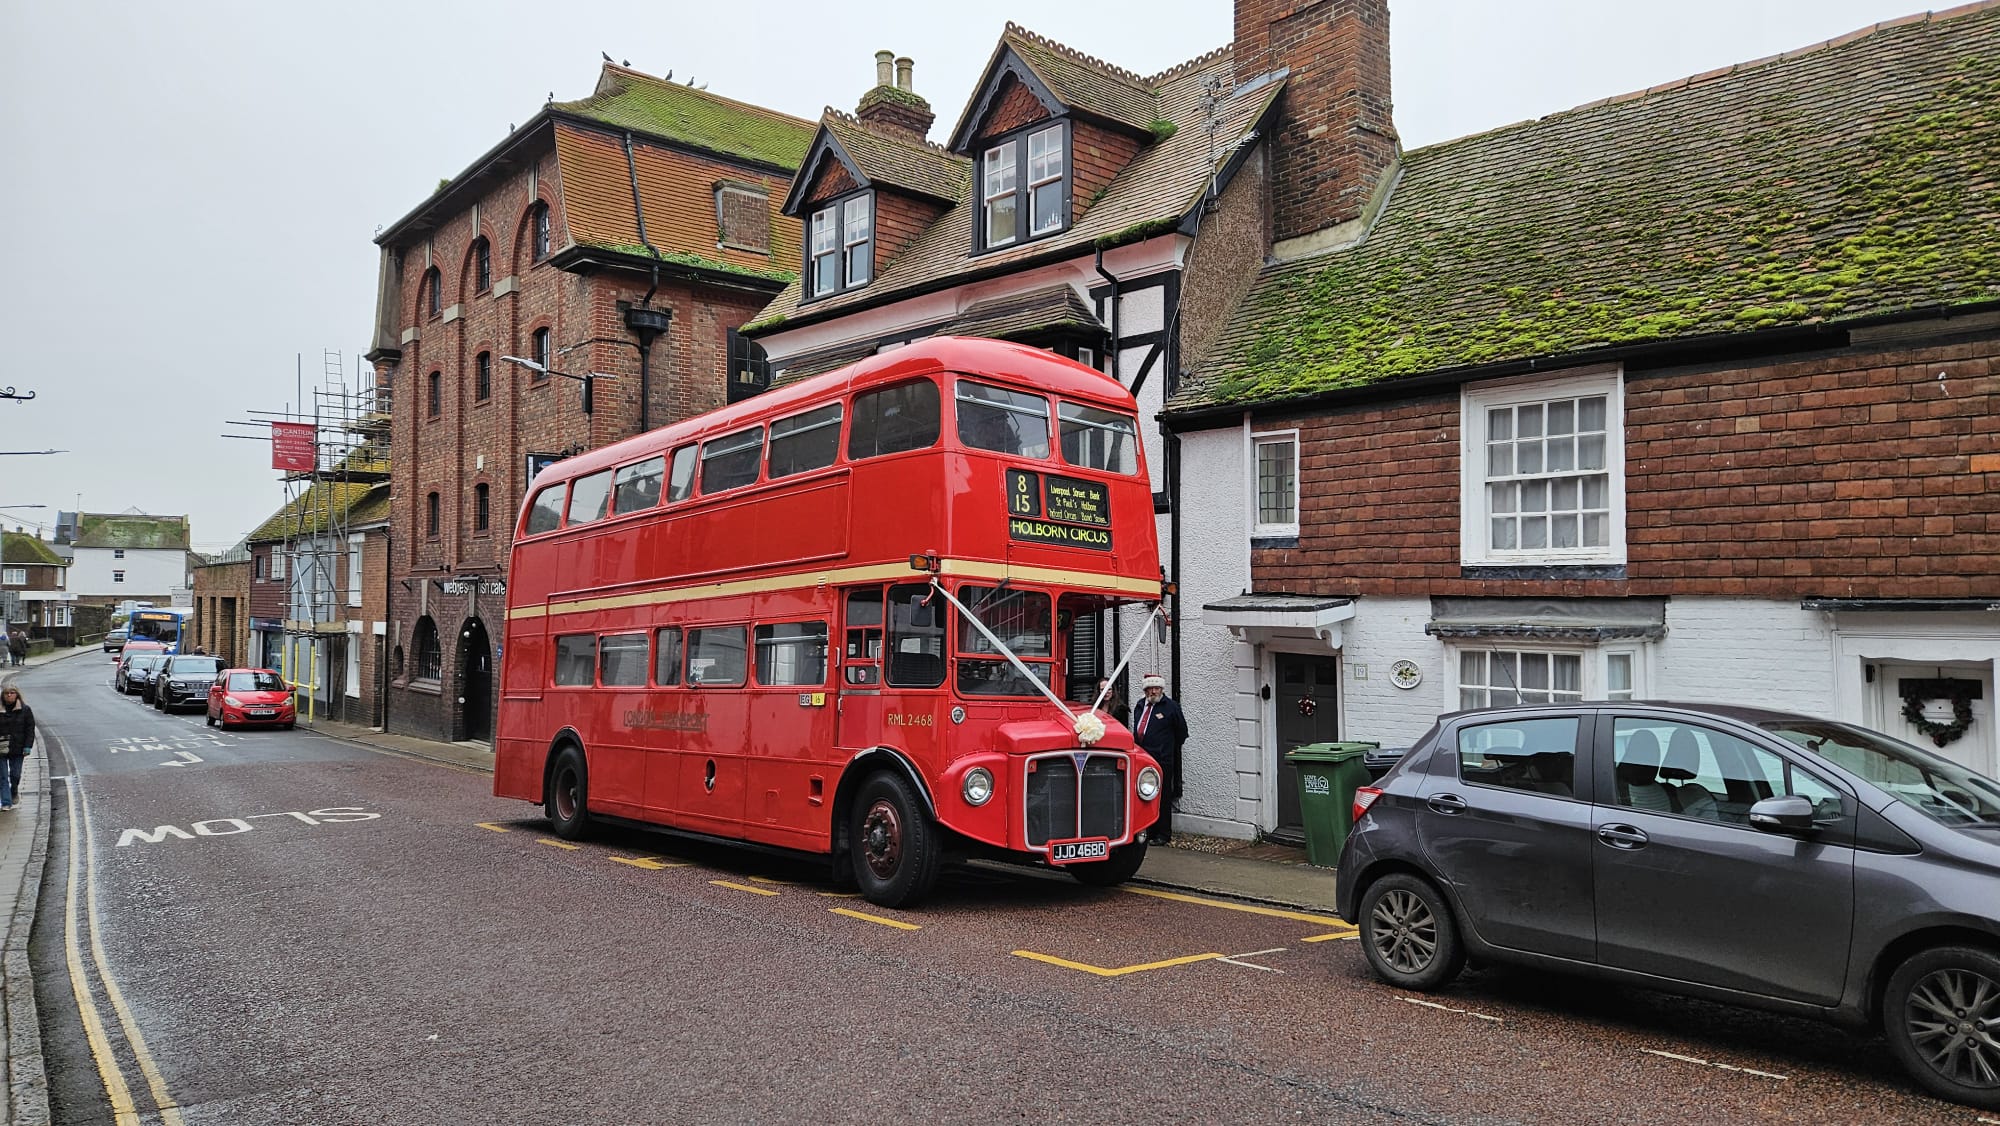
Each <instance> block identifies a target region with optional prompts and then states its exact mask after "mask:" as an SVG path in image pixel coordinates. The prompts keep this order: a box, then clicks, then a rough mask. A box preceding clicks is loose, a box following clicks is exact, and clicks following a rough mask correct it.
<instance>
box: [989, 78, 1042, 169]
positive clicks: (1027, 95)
mask: <svg viewBox="0 0 2000 1126" xmlns="http://www.w3.org/2000/svg"><path fill="white" fill-rule="evenodd" d="M1048 116H1049V107H1047V106H1045V105H1043V104H1042V103H1041V99H1039V98H1037V97H1035V95H1034V93H1033V92H1032V91H1030V90H1029V89H1028V88H1027V87H1026V86H1024V85H1022V84H1021V80H1020V79H1018V78H1015V77H1014V76H1013V75H1011V74H1009V75H1005V76H1003V77H1002V78H1001V79H1000V96H999V97H997V98H995V99H993V108H992V109H991V110H989V111H987V114H986V120H985V121H984V122H982V123H981V124H980V126H979V133H978V134H977V137H978V142H980V143H983V142H985V141H986V140H987V139H989V138H992V137H998V136H999V135H1000V134H1002V133H1011V132H1013V131H1014V130H1016V129H1019V128H1021V127H1022V126H1023V125H1026V124H1028V123H1029V122H1033V121H1041V120H1042V119H1044V118H1046V117H1048ZM973 147H974V149H975V152H974V153H973V155H974V156H975V157H976V156H978V153H977V151H976V150H977V148H978V144H977V143H976V144H975V145H974V146H973Z"/></svg>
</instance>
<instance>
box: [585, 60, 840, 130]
mask: <svg viewBox="0 0 2000 1126" xmlns="http://www.w3.org/2000/svg"><path fill="white" fill-rule="evenodd" d="M604 69H605V70H615V71H617V72H618V73H620V74H626V75H631V76H632V77H634V78H638V79H641V80H643V81H646V82H650V83H652V84H653V85H655V86H665V87H667V88H669V89H672V90H677V91H684V92H686V93H689V94H695V95H699V96H700V97H702V98H705V99H707V100H708V101H712V102H727V103H729V104H730V105H732V106H734V107H736V108H738V109H743V110H748V111H749V112H751V113H756V114H762V115H764V116H765V117H772V118H779V119H781V120H783V121H784V122H785V123H786V124H788V125H807V126H810V125H811V124H812V122H810V121H808V120H806V119H805V118H803V117H793V116H792V115H791V114H789V113H786V112H785V111H783V110H777V109H772V108H771V107H769V106H760V105H758V104H757V103H755V102H746V101H744V100H742V99H741V98H732V97H730V96H729V95H727V94H711V93H709V92H708V90H707V89H706V88H705V87H701V86H689V85H685V84H683V83H679V82H669V81H667V80H666V79H664V78H661V77H659V76H658V75H653V74H647V73H646V72H645V71H643V70H634V69H632V68H631V67H628V66H619V65H618V64H617V63H605V64H604ZM595 97H597V95H596V94H595V93H592V94H591V95H590V96H589V97H585V98H578V99H576V100H575V101H570V102H556V103H555V105H556V107H557V108H558V109H560V108H562V107H563V106H565V105H572V106H573V105H576V104H577V103H578V102H587V101H590V100H591V99H593V98H595Z"/></svg>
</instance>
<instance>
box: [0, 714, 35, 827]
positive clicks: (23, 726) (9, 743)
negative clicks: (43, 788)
mask: <svg viewBox="0 0 2000 1126" xmlns="http://www.w3.org/2000/svg"><path fill="white" fill-rule="evenodd" d="M34 749H35V712H34V709H33V708H30V707H29V706H28V702H27V701H26V700H24V699H22V698H21V690H20V689H19V688H16V687H14V686H13V685H11V684H9V685H8V686H7V687H6V688H4V689H0V750H4V751H5V752H6V760H5V763H4V765H0V812H5V811H9V810H12V809H13V808H14V801H15V798H16V797H17V796H18V795H19V792H20V789H21V760H23V759H25V758H27V757H28V752H30V751H32V750H34Z"/></svg>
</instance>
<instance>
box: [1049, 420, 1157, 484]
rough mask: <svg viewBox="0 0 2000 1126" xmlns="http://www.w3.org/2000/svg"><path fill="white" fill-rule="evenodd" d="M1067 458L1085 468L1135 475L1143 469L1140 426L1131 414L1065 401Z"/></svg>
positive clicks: (1062, 423) (1064, 450) (1062, 422)
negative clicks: (1140, 467)
mask: <svg viewBox="0 0 2000 1126" xmlns="http://www.w3.org/2000/svg"><path fill="white" fill-rule="evenodd" d="M1056 417H1057V419H1058V420H1059V423H1060V429H1061V430H1062V456H1063V460H1064V461H1066V462H1068V463H1070V464H1071V465H1076V466H1081V467H1083V468H1085V469H1103V470H1106V471H1108V472H1111V473H1123V474H1126V475H1128V476H1129V475H1131V474H1133V473H1137V472H1139V430H1138V424H1137V423H1135V422H1134V421H1133V420H1132V416H1131V415H1127V414H1119V413H1117V412H1116V411H1107V410H1099V409H1098V408H1096V407H1086V406H1084V405H1083V404H1081V403H1061V404H1059V405H1058V406H1057V408H1056Z"/></svg>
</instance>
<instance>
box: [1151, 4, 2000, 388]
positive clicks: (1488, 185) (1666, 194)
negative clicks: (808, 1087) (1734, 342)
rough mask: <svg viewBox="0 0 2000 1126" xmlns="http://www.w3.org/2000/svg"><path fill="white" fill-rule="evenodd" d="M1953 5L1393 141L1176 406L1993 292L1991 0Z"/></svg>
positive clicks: (1998, 29) (1959, 301)
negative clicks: (1500, 119) (1755, 57)
mask: <svg viewBox="0 0 2000 1126" xmlns="http://www.w3.org/2000/svg"><path fill="white" fill-rule="evenodd" d="M1961 12H1962V14H1958V15H1955V16H1951V17H1949V18H1939V17H1930V18H1928V19H1926V18H1923V17H1918V18H1917V19H1916V20H1913V21H1907V22H1902V23H1899V24H1896V25H1888V24H1885V25H1881V26H1879V27H1877V28H1875V29H1872V30H1870V31H1868V32H1865V33H1860V34H1857V35H1853V36H1847V37H1843V38H1842V39H1837V40H1833V41H1831V42H1829V43H1826V44H1823V45H1821V46H1819V47H1816V48H1811V49H1808V50H1805V51H1799V52H1793V53H1791V54H1789V55H1787V56H1784V57H1780V58H1775V59H1769V60H1761V61H1759V62H1756V63H1750V64H1745V65H1743V66H1740V67H1736V68H1731V69H1729V70H1725V71H1718V72H1712V73H1710V74H1706V75H1702V76H1699V77H1697V78H1693V79H1689V80H1686V81H1683V82H1679V83H1673V84H1669V85H1668V86H1664V87H1656V88H1654V89H1652V90H1648V91H1645V92H1643V93H1640V94H1635V95H1630V96H1627V97H1621V98H1613V99H1610V100H1608V101H1605V102H1602V103H1597V104H1593V105H1590V106H1585V107H1582V108H1580V109H1576V110H1571V111H1568V112H1565V113H1560V114H1555V115H1553V116H1550V117H1546V118H1543V119H1541V120H1539V121H1533V122H1526V123H1523V124H1520V125H1514V126H1510V127H1507V128H1504V129H1499V130H1495V131H1493V132H1491V133H1485V134H1482V135H1479V136H1474V137H1469V138H1465V139H1463V140H1458V141H1453V142H1450V143H1447V144H1442V145H1436V146H1432V147H1429V148H1424V149H1419V150H1416V151H1413V152H1410V153H1407V154H1405V155H1404V157H1403V159H1402V167H1401V172H1400V176H1399V178H1398V179H1397V180H1396V181H1395V183H1394V185H1393V187H1392V189H1391V192H1390V195H1389V197H1388V201H1387V203H1386V205H1385V207H1384V209H1383V211H1382V214H1381V215H1380V216H1379V218H1378V219H1377V220H1376V222H1375V224H1374V226H1373V228H1372V229H1371V230H1370V231H1369V233H1368V235H1367V237H1366V239H1365V240H1364V241H1362V242H1361V243H1360V244H1358V245H1356V246H1353V247H1351V248H1349V249H1345V250H1339V251H1334V252H1331V253H1326V254H1321V255H1318V256H1315V257H1311V258H1304V259H1299V260H1294V261H1290V262H1286V263H1282V264H1279V265H1276V266H1272V267H1269V268H1267V269H1266V270H1265V271H1264V273H1263V275H1262V276H1261V277H1260V278H1259V280H1258V282H1257V283H1256V285H1255V286H1254V287H1253V289H1252V291H1251V292H1250V294H1249V295H1248V297H1246V298H1245V300H1244V302H1243V304H1242V305H1241V306H1240V307H1239V308H1238V310H1237V313H1236V314H1235V316H1234V317H1233V318H1232V321H1231V324H1230V326H1229V327H1228V329H1227V330H1226V331H1225V332H1224V334H1223V335H1222V337H1221V339H1220V340H1219V342H1218V344H1217V345H1216V346H1215V348H1214V349H1212V350H1211V352H1210V354H1209V358H1208V359H1207V360H1205V361H1204V362H1203V363H1202V364H1201V366H1200V367H1199V368H1198V369H1197V370H1195V371H1194V372H1192V373H1190V376H1189V378H1187V379H1186V380H1184V381H1183V384H1182V387H1181V389H1180V391H1179V392H1178V393H1177V395H1176V396H1175V398H1174V399H1173V400H1172V401H1171V402H1170V403H1169V404H1168V407H1169V412H1170V413H1171V412H1173V411H1181V410H1189V409H1198V408H1201V407H1205V406H1215V405H1248V404H1253V403H1271V402H1281V401H1284V400H1286V399H1291V398H1297V397H1301V396H1305V395H1310V394H1314V393H1317V392H1323V391H1329V390H1336V389H1340V388H1347V387H1357V386H1362V385H1367V384H1375V383H1381V382H1384V381H1388V380H1393V379H1396V378H1399V377H1403V376H1411V375H1416V374H1421V373H1425V372H1432V371H1441V370H1447V369H1453V368H1462V367H1468V366H1478V365H1486V364H1496V363H1506V362H1512V361H1520V360H1525V359H1529V358H1534V357H1556V356H1565V357H1567V356H1578V355H1579V354H1582V355H1583V356H1586V357H1587V355H1588V353H1589V352H1590V351H1591V350H1592V349H1601V348H1607V347H1613V346H1621V345H1632V344H1639V343H1646V342H1657V341H1668V340H1672V339H1675V338H1685V337H1698V336H1709V335H1713V334H1727V333H1736V332H1743V331H1746V330H1754V329H1764V328H1771V327H1774V326H1785V325H1808V324H1814V323H1823V322H1836V321H1842V320H1849V319H1855V318H1862V317H1871V316H1880V315H1887V314H1894V313H1897V312H1902V311H1908V310H1914V309H1921V308H1927V307H1937V306H1954V305H1964V304H1973V303H1979V302H1986V301H1993V300H2000V6H1996V5H1986V6H1982V7H1979V8H1975V9H1969V10H1961Z"/></svg>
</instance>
